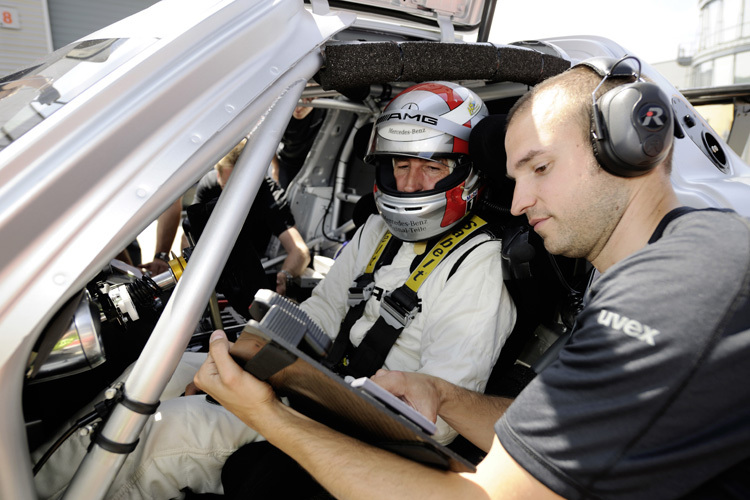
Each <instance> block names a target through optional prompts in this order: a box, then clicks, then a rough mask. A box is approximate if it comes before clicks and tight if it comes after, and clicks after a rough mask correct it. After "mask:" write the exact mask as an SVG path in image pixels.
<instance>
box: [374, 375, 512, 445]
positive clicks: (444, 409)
mask: <svg viewBox="0 0 750 500" xmlns="http://www.w3.org/2000/svg"><path fill="white" fill-rule="evenodd" d="M372 380H373V381H374V382H376V383H377V384H378V385H380V386H381V387H383V388H385V389H387V390H388V391H389V392H391V393H393V394H394V395H396V396H398V397H400V398H401V399H403V400H404V401H406V402H407V403H409V404H410V405H411V406H413V407H414V408H416V409H417V411H419V413H421V414H422V415H424V416H426V417H427V418H429V419H432V421H435V417H436V416H437V415H440V416H441V417H442V418H443V420H445V421H446V422H447V423H448V424H449V425H450V426H451V427H453V429H455V430H456V431H457V432H458V433H459V434H461V435H462V436H464V437H465V438H466V439H468V440H469V441H471V442H472V443H474V444H475V445H476V446H478V447H479V448H481V449H482V450H484V451H488V450H489V449H490V447H491V446H492V442H493V439H494V438H495V431H494V429H493V426H494V424H495V422H497V420H498V419H499V418H500V417H501V416H502V415H503V413H505V410H507V409H508V406H510V404H511V403H512V402H513V400H512V399H509V398H502V397H499V396H487V395H484V394H481V393H479V392H476V391H470V390H468V389H464V388H463V387H459V386H457V385H455V384H452V383H450V382H446V381H445V380H443V379H441V378H438V377H433V376H430V375H423V374H421V373H407V372H399V371H387V370H378V372H377V373H376V374H375V375H374V376H373V377H372Z"/></svg>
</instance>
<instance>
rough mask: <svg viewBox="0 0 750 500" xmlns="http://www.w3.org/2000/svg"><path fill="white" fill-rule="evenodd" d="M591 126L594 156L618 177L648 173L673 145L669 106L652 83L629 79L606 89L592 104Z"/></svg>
mask: <svg viewBox="0 0 750 500" xmlns="http://www.w3.org/2000/svg"><path fill="white" fill-rule="evenodd" d="M592 126H593V130H592V143H593V149H594V155H595V156H596V159H597V160H598V161H599V164H600V165H601V166H602V168H604V169H605V170H607V171H608V172H610V173H612V174H614V175H618V176H621V177H637V176H639V175H644V174H646V173H648V172H649V171H651V169H653V168H654V167H655V166H656V165H658V164H659V163H660V162H661V161H662V160H664V158H666V156H667V153H669V149H670V147H671V146H672V137H673V133H674V120H673V117H672V107H671V106H670V104H669V100H668V99H667V97H666V95H665V94H664V92H662V90H661V89H660V88H659V87H658V86H657V85H655V84H653V83H649V82H636V83H631V84H627V85H622V86H619V87H615V88H614V89H612V90H610V91H608V92H607V93H605V94H604V95H603V96H601V97H600V98H599V99H598V100H597V101H596V105H595V106H594V117H593V120H592Z"/></svg>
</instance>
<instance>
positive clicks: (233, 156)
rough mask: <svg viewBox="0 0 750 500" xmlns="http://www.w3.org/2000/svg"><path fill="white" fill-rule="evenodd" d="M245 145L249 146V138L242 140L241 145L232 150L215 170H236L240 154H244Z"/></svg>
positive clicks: (215, 166)
mask: <svg viewBox="0 0 750 500" xmlns="http://www.w3.org/2000/svg"><path fill="white" fill-rule="evenodd" d="M245 144H247V138H245V139H242V140H241V141H240V142H239V144H237V145H236V146H235V147H234V148H232V150H231V151H230V152H229V153H227V154H226V155H225V156H224V158H222V159H221V160H219V161H218V162H217V163H216V165H214V168H215V169H216V170H217V171H219V172H221V171H222V170H224V169H226V168H234V165H235V163H237V158H239V157H240V153H242V150H243V149H245Z"/></svg>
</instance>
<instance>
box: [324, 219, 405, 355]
mask: <svg viewBox="0 0 750 500" xmlns="http://www.w3.org/2000/svg"><path fill="white" fill-rule="evenodd" d="M402 243H403V242H402V241H401V240H399V239H398V238H393V237H392V235H391V233H390V231H388V232H386V233H385V235H384V236H383V239H382V240H381V241H380V243H379V244H378V246H377V247H376V248H375V252H373V256H372V258H371V259H370V262H369V263H368V265H367V267H366V268H365V273H364V274H362V275H361V276H360V277H358V278H357V279H356V280H354V281H355V284H356V286H355V287H351V288H349V295H350V296H351V295H353V294H354V295H361V296H362V298H361V300H360V301H359V302H358V303H356V304H350V307H349V310H348V311H346V316H344V320H343V321H342V322H341V327H340V328H339V334H338V335H337V336H336V340H334V342H333V345H332V346H331V351H330V353H329V354H328V357H327V360H328V362H327V364H328V366H331V367H335V365H337V364H338V363H339V361H341V359H342V358H343V357H344V354H346V350H347V348H348V347H349V345H350V344H351V342H350V341H349V332H350V331H351V329H352V326H354V323H356V322H357V320H358V319H359V318H361V317H362V315H363V314H364V312H365V304H366V303H367V299H369V298H370V297H369V294H370V293H372V285H373V284H374V283H375V277H374V275H375V271H377V270H378V269H380V268H381V267H383V266H387V265H388V264H390V263H391V262H393V258H394V257H395V256H396V254H397V253H398V251H399V249H400V248H401V244H402ZM365 295H367V296H365Z"/></svg>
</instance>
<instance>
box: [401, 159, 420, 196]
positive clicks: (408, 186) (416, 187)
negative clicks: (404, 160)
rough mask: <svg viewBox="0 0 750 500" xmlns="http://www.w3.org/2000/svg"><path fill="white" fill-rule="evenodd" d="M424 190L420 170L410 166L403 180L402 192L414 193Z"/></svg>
mask: <svg viewBox="0 0 750 500" xmlns="http://www.w3.org/2000/svg"><path fill="white" fill-rule="evenodd" d="M423 189H424V182H423V175H422V169H421V168H419V167H418V166H416V165H411V166H410V167H409V168H408V169H407V172H406V176H405V178H404V192H407V193H416V192H418V191H422V190H423Z"/></svg>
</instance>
